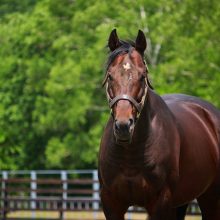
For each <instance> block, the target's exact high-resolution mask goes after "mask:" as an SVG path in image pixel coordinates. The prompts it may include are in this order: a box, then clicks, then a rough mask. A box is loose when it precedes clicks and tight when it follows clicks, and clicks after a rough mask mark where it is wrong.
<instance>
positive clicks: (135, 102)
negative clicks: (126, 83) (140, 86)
mask: <svg viewBox="0 0 220 220" xmlns="http://www.w3.org/2000/svg"><path fill="white" fill-rule="evenodd" d="M119 100H128V101H129V102H131V103H132V104H133V105H134V106H135V108H136V109H137V111H138V113H140V112H141V103H138V102H137V101H136V100H135V99H134V98H132V97H131V96H129V95H126V94H122V95H118V96H116V97H115V98H113V99H110V100H109V107H110V108H112V106H113V105H114V104H115V103H116V102H118V101H119Z"/></svg>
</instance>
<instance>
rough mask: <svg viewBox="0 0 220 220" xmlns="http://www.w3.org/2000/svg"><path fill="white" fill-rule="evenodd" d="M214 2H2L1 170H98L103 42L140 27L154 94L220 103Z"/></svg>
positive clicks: (218, 9)
mask: <svg viewBox="0 0 220 220" xmlns="http://www.w3.org/2000/svg"><path fill="white" fill-rule="evenodd" d="M219 21H220V1H218V0H212V1H210V0H195V1H191V0H166V1H165V0H157V1H155V0H147V1H146V0H138V1H128V0H120V1H119V0H112V1H102V0H90V1H85V0H62V1H60V0H38V1H37V0H22V1H17V0H0V43H1V47H0V169H46V168H56V169H62V168H65V169H72V168H93V167H95V166H96V161H97V152H98V149H99V140H100V137H101V133H102V131H103V127H104V125H105V122H106V120H107V117H108V115H109V110H108V107H107V102H106V98H105V94H104V90H103V89H102V88H101V81H102V78H103V69H104V63H105V59H106V55H107V49H106V48H105V45H106V42H107V38H108V35H109V33H110V31H111V30H112V29H113V28H114V27H116V28H117V29H118V34H119V36H120V37H121V38H124V39H126V38H130V37H132V36H136V34H137V31H138V29H139V28H140V29H142V30H143V31H144V32H145V34H146V36H147V39H148V50H147V53H146V59H147V62H148V64H149V68H150V75H151V79H152V81H153V84H154V87H155V90H156V91H157V92H158V93H159V94H164V93H171V92H175V93H187V94H191V95H196V96H200V97H202V98H204V99H207V100H209V101H211V102H212V103H214V104H215V105H217V106H218V107H220V99H219V91H220V73H219V72H220V46H219V45H220V42H219V41H220V30H219V29H220V26H219Z"/></svg>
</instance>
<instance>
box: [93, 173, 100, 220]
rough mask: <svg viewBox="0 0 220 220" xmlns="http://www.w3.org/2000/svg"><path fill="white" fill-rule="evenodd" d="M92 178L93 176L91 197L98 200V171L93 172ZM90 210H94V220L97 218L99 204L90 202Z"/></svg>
mask: <svg viewBox="0 0 220 220" xmlns="http://www.w3.org/2000/svg"><path fill="white" fill-rule="evenodd" d="M92 176H93V178H92V179H93V185H92V189H93V195H92V198H93V199H94V200H98V199H99V182H98V171H97V170H93V172H92ZM92 209H93V210H94V219H96V218H97V211H98V210H99V202H97V201H93V202H92Z"/></svg>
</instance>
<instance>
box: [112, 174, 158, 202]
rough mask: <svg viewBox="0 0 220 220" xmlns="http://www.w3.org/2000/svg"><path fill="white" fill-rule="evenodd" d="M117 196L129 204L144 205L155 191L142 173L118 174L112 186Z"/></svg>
mask: <svg viewBox="0 0 220 220" xmlns="http://www.w3.org/2000/svg"><path fill="white" fill-rule="evenodd" d="M111 188H112V191H113V192H114V194H115V196H116V197H118V198H119V199H120V200H124V202H126V203H127V204H128V205H139V206H144V205H145V204H146V203H148V202H149V200H150V199H152V197H153V195H154V194H155V193H154V190H153V188H152V187H151V184H149V182H148V181H147V180H146V179H145V178H144V177H143V176H142V175H140V174H138V175H136V176H125V175H123V174H121V175H119V176H117V177H116V178H115V180H114V181H113V184H112V186H111Z"/></svg>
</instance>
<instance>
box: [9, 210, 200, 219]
mask: <svg viewBox="0 0 220 220" xmlns="http://www.w3.org/2000/svg"><path fill="white" fill-rule="evenodd" d="M8 217H10V218H16V217H19V218H22V217H23V218H25V217H26V218H29V217H37V218H47V217H48V218H54V219H56V218H59V212H56V211H35V212H30V211H16V212H11V213H9V214H8ZM64 219H73V220H75V219H76V220H84V219H91V220H104V219H105V218H104V214H103V213H102V212H78V211H72V212H65V213H64ZM125 219H132V220H146V215H145V214H144V213H129V214H126V216H125ZM186 220H201V217H200V216H187V217H186Z"/></svg>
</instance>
